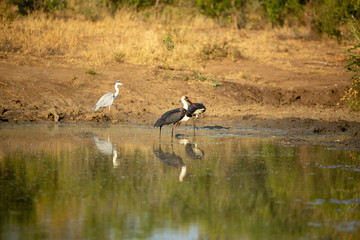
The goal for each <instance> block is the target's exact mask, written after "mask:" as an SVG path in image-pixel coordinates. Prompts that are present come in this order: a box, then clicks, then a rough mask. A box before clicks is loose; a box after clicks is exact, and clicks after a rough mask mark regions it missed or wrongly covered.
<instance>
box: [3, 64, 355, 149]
mask: <svg viewBox="0 0 360 240" xmlns="http://www.w3.org/2000/svg"><path fill="white" fill-rule="evenodd" d="M344 64H345V63H344V62H342V63H341V64H337V65H336V66H332V68H338V70H339V73H340V72H344V71H343V65H344ZM206 69H207V70H206V71H207V72H206V73H207V74H211V75H212V76H215V77H216V78H217V79H218V83H219V84H220V85H219V86H217V87H213V86H211V84H209V83H208V82H206V81H204V82H202V81H199V80H196V79H194V78H193V75H192V74H193V73H192V72H191V71H186V70H182V69H170V70H169V69H167V70H166V69H163V68H161V67H148V66H138V65H131V64H113V65H112V66H106V67H103V68H102V69H99V70H98V71H97V74H95V75H90V74H87V73H86V72H85V71H84V69H83V68H77V67H74V66H65V65H64V66H58V67H47V66H39V65H33V64H29V65H26V66H22V65H18V64H17V65H16V64H9V63H0V87H1V100H0V121H1V122H3V123H6V122H7V123H26V122H60V123H74V122H99V121H100V119H101V116H102V114H104V117H103V122H104V123H121V124H141V125H152V124H153V123H154V122H155V121H156V119H157V118H158V117H160V116H161V114H162V113H164V112H165V111H167V110H170V109H173V108H177V107H180V106H181V102H180V97H181V96H182V95H187V96H188V97H189V98H190V99H191V100H192V101H193V102H202V103H204V104H205V105H206V107H207V111H206V113H205V114H204V116H203V117H202V118H201V119H199V120H198V126H199V127H204V126H218V125H219V126H225V127H233V128H257V129H279V130H281V134H282V137H283V139H284V142H285V143H288V142H292V143H293V142H294V140H293V139H299V138H297V136H315V137H316V136H323V135H325V136H335V135H339V136H343V137H342V138H341V139H342V140H341V141H339V140H338V141H336V142H335V140H334V142H335V143H337V144H343V145H344V146H351V147H358V146H360V144H359V140H358V139H359V138H360V136H359V130H360V114H359V113H350V112H349V109H348V108H347V107H346V106H343V105H341V104H340V106H338V103H339V101H340V98H341V96H342V94H343V90H344V88H345V87H346V86H347V84H348V81H349V75H348V74H347V73H344V74H335V73H334V71H332V73H331V74H312V73H298V72H295V71H290V70H283V69H280V68H277V67H274V66H271V65H266V64H261V63H259V62H255V63H254V62H250V61H247V60H242V61H238V62H236V63H233V62H230V63H212V64H209V65H208V66H207V68H206ZM236 71H239V72H240V71H241V72H247V73H249V74H253V75H255V74H256V76H257V77H256V78H255V79H251V80H249V79H246V78H244V77H242V78H240V77H239V78H230V77H224V76H229V75H231V73H234V72H236ZM335 72H336V71H335ZM117 80H120V81H122V82H123V86H121V87H120V94H119V96H118V97H117V99H116V100H115V102H114V104H113V106H112V111H111V113H109V112H108V109H103V110H101V111H97V112H94V111H92V109H91V108H92V106H93V105H94V104H95V103H96V102H97V100H98V99H99V98H100V97H101V96H102V95H103V94H104V93H107V92H109V91H112V92H114V91H115V90H114V83H115V81H117ZM111 118H112V119H111ZM188 124H191V122H189V123H188ZM279 134H280V133H279ZM296 141H300V140H296ZM301 141H302V140H301Z"/></svg>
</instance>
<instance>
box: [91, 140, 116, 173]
mask: <svg viewBox="0 0 360 240" xmlns="http://www.w3.org/2000/svg"><path fill="white" fill-rule="evenodd" d="M94 142H95V144H96V147H97V148H98V149H99V151H100V152H101V153H102V154H104V155H108V156H110V155H112V161H113V166H114V167H117V166H119V162H118V159H117V151H116V149H115V148H114V146H113V144H112V143H111V142H110V138H108V140H105V139H102V138H98V137H94Z"/></svg>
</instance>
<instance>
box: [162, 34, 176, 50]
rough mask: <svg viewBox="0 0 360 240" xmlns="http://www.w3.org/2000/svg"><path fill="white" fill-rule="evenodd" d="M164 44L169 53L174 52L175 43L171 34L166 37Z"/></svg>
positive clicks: (163, 40)
mask: <svg viewBox="0 0 360 240" xmlns="http://www.w3.org/2000/svg"><path fill="white" fill-rule="evenodd" d="M162 43H163V45H164V46H165V47H166V49H167V50H168V51H172V50H173V49H174V48H175V45H174V41H173V39H172V36H171V34H169V33H168V34H166V35H165V36H164V38H163V39H162Z"/></svg>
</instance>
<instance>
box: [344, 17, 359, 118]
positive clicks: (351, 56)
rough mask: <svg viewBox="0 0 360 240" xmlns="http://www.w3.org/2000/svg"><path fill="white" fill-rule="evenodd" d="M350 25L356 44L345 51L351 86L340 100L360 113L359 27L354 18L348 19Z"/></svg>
mask: <svg viewBox="0 0 360 240" xmlns="http://www.w3.org/2000/svg"><path fill="white" fill-rule="evenodd" d="M350 25H351V26H352V32H353V34H354V36H355V39H356V41H357V44H356V45H355V46H354V47H352V48H350V49H348V50H347V55H348V59H347V62H348V65H347V66H346V69H347V71H351V72H353V75H352V76H351V84H350V86H349V87H348V88H347V89H346V90H345V94H344V96H343V97H342V98H341V100H342V101H345V103H346V104H347V105H348V106H349V107H350V109H351V110H352V111H360V72H359V71H360V55H359V54H358V52H359V50H360V25H359V24H358V22H357V21H356V20H355V19H354V18H352V19H350Z"/></svg>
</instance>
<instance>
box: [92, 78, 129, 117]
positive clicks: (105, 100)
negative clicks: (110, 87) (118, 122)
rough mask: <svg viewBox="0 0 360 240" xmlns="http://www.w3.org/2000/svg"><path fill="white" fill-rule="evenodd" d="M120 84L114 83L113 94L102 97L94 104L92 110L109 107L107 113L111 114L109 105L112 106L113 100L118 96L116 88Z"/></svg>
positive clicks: (109, 93)
mask: <svg viewBox="0 0 360 240" xmlns="http://www.w3.org/2000/svg"><path fill="white" fill-rule="evenodd" d="M121 85H122V83H121V82H120V81H117V82H116V83H115V90H116V92H115V93H112V92H108V93H106V94H105V95H103V96H102V97H101V98H100V99H99V101H98V102H97V103H96V105H95V106H94V107H93V108H92V109H93V110H94V111H96V110H98V109H100V108H106V107H109V113H111V109H110V107H111V105H112V104H113V102H114V100H115V98H116V97H117V95H119V88H118V86H121Z"/></svg>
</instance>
